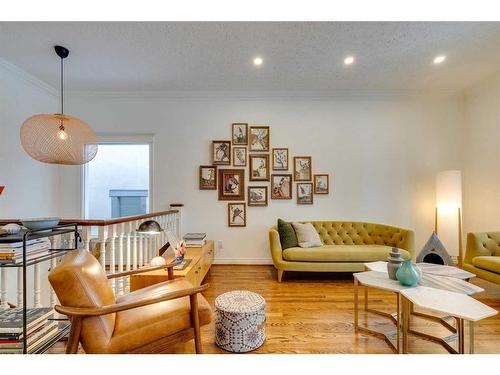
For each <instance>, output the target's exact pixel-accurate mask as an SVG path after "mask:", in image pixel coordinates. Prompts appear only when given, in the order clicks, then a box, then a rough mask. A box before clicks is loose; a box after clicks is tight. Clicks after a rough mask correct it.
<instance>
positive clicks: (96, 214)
mask: <svg viewBox="0 0 500 375" xmlns="http://www.w3.org/2000/svg"><path fill="white" fill-rule="evenodd" d="M149 159H150V145H149V144H99V151H98V152H97V156H96V157H95V158H94V159H93V160H92V161H91V162H89V163H88V164H86V165H85V167H84V216H85V219H111V218H117V217H123V216H132V215H141V214H144V213H146V212H149V173H150V164H149V163H150V160H149Z"/></svg>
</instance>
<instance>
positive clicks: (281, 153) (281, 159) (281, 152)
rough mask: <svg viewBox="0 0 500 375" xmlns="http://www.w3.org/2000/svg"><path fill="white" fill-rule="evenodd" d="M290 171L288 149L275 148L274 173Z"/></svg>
mask: <svg viewBox="0 0 500 375" xmlns="http://www.w3.org/2000/svg"><path fill="white" fill-rule="evenodd" d="M287 170H288V149H287V148H273V171H287Z"/></svg>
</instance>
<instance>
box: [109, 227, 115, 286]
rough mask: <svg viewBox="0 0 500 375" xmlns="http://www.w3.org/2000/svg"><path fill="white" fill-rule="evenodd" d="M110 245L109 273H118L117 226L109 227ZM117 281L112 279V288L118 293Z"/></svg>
mask: <svg viewBox="0 0 500 375" xmlns="http://www.w3.org/2000/svg"><path fill="white" fill-rule="evenodd" d="M108 237H109V245H110V251H109V252H110V257H111V262H110V265H109V273H116V246H115V245H116V243H115V239H116V225H110V226H109V236H108ZM116 284H117V283H116V279H111V287H112V288H113V290H114V291H115V293H116V288H117V286H116Z"/></svg>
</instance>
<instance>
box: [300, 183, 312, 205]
mask: <svg viewBox="0 0 500 375" xmlns="http://www.w3.org/2000/svg"><path fill="white" fill-rule="evenodd" d="M297 204H313V183H312V182H299V183H297Z"/></svg>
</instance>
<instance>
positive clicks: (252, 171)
mask: <svg viewBox="0 0 500 375" xmlns="http://www.w3.org/2000/svg"><path fill="white" fill-rule="evenodd" d="M248 169H249V170H248V172H249V176H250V177H249V180H250V181H269V154H250V156H249V164H248Z"/></svg>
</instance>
